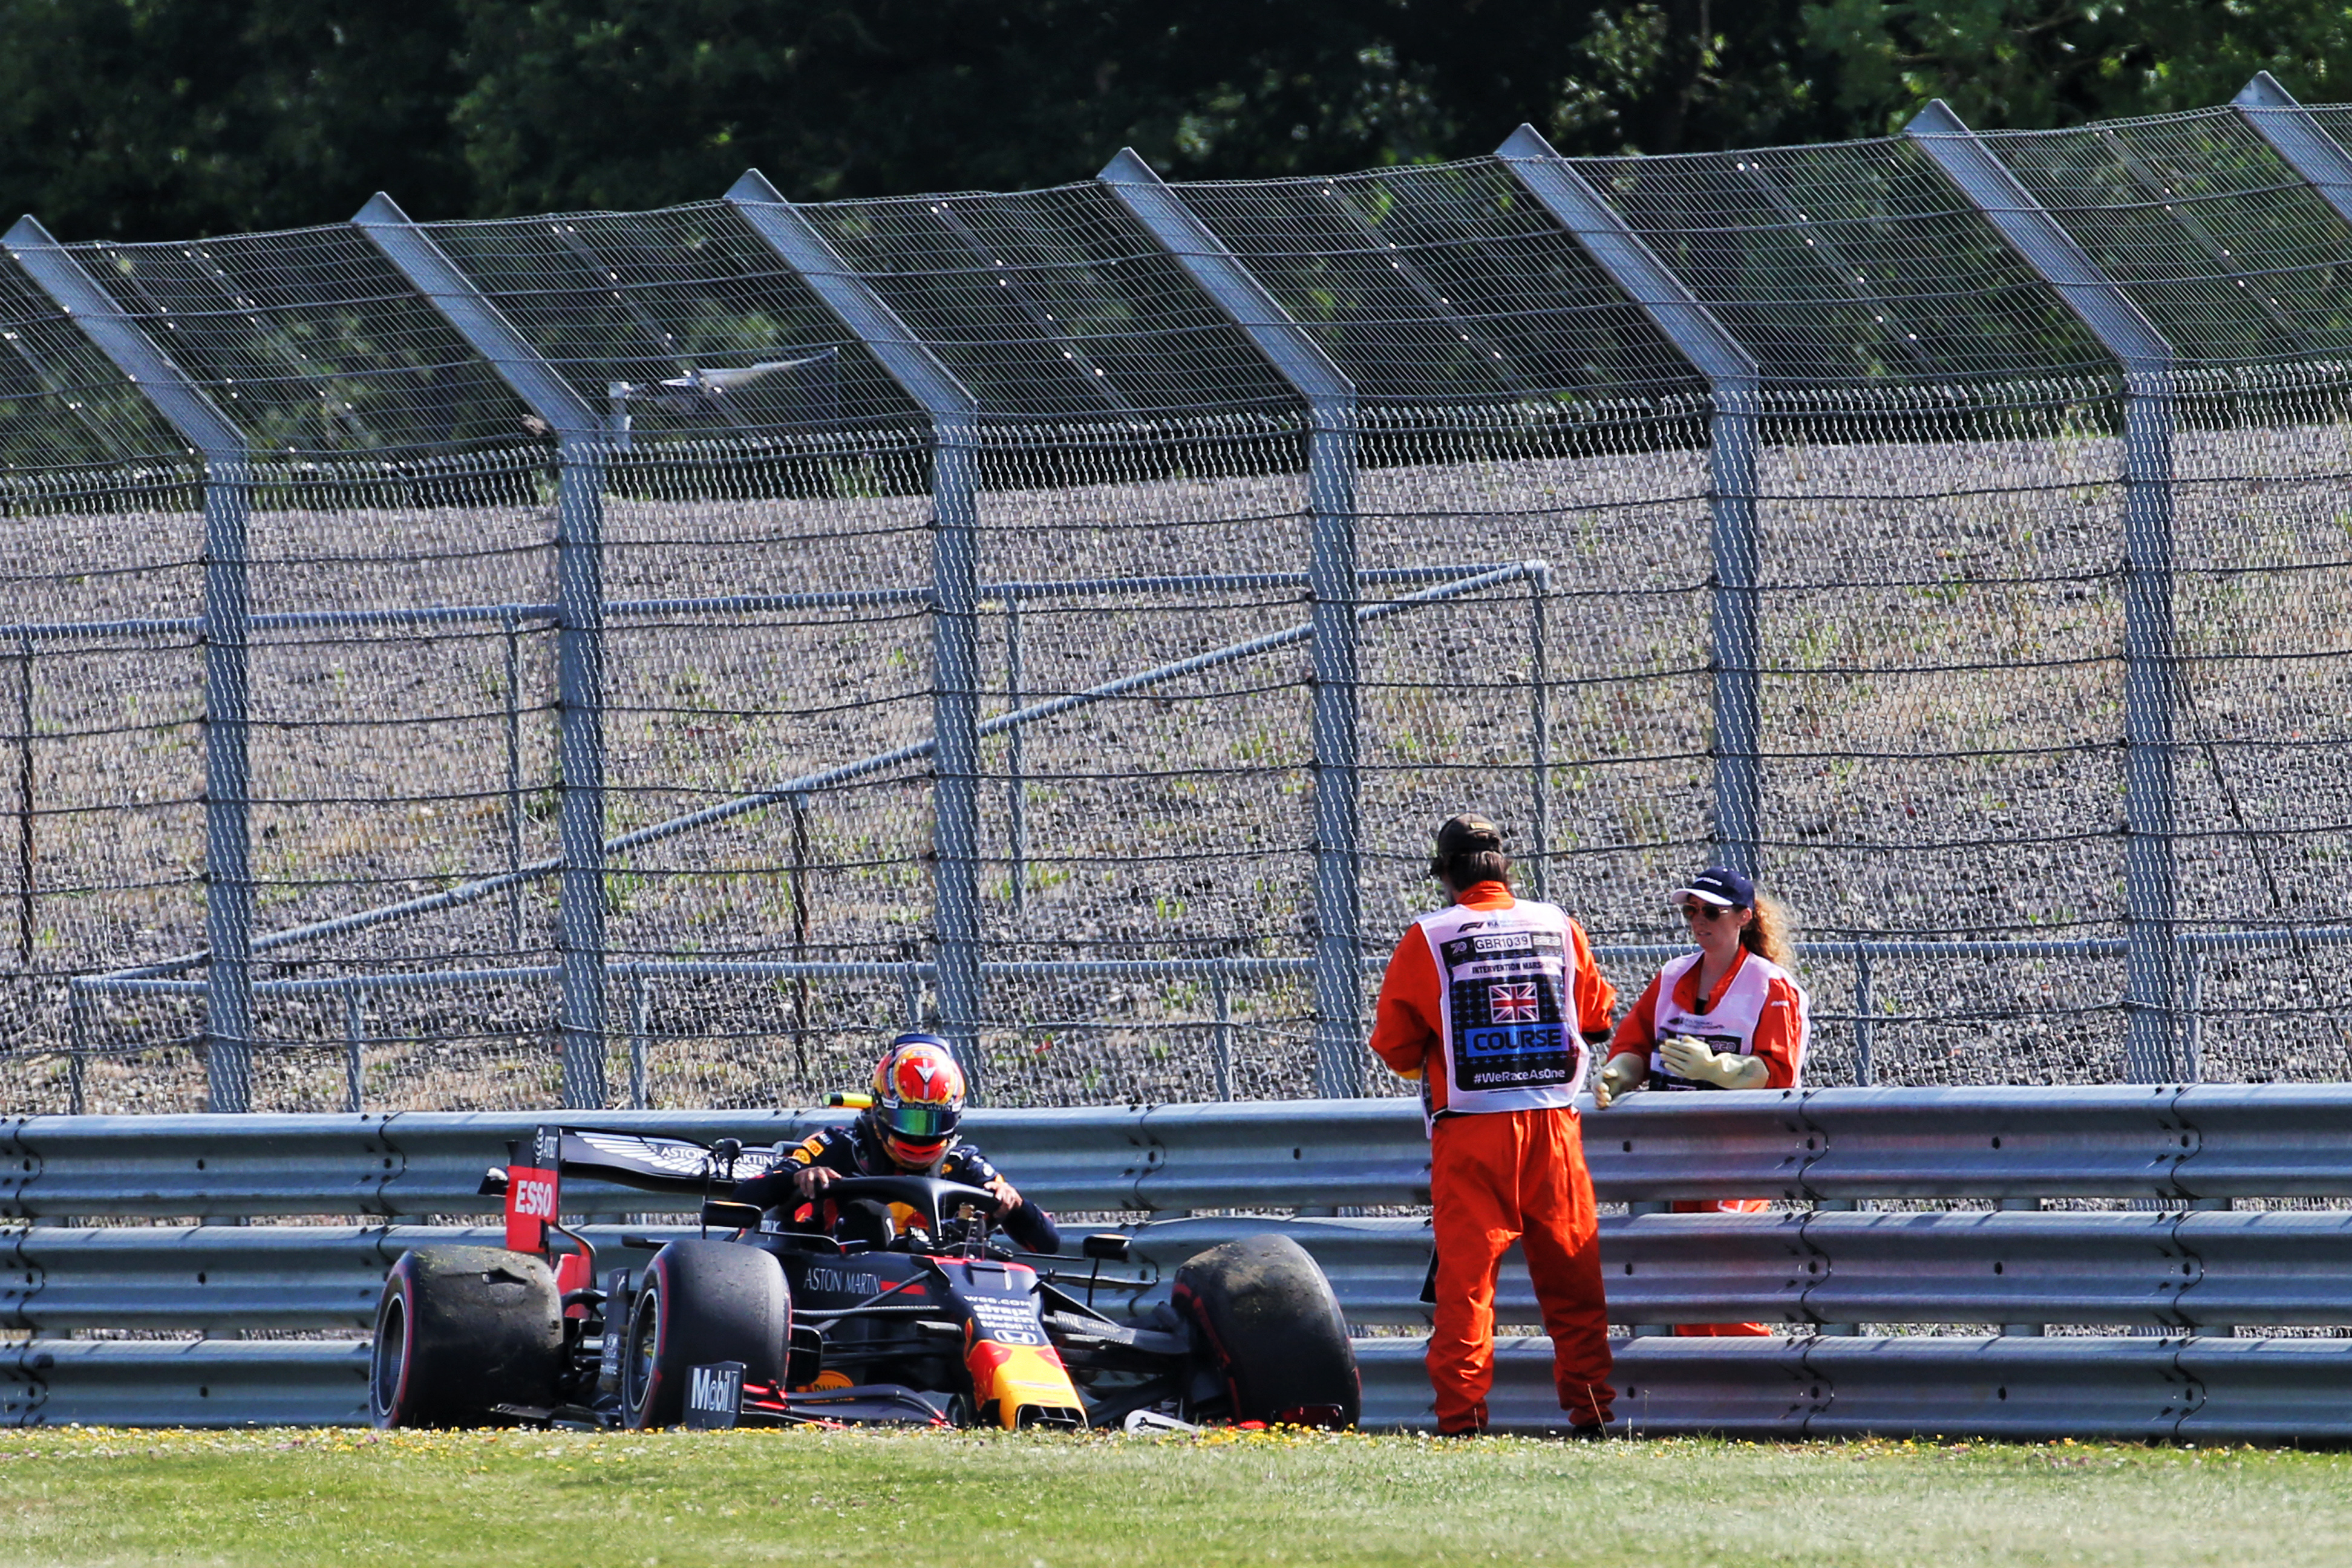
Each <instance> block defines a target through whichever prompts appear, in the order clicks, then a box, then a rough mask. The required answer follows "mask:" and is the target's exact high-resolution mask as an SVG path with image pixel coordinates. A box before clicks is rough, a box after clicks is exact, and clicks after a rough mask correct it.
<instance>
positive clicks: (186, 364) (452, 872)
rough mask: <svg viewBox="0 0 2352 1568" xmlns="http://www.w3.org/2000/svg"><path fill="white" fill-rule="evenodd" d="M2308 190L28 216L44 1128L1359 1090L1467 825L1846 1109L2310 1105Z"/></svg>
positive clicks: (2015, 165) (31, 922) (2234, 163)
mask: <svg viewBox="0 0 2352 1568" xmlns="http://www.w3.org/2000/svg"><path fill="white" fill-rule="evenodd" d="M2347 113H2352V111H2347V110H2340V109H2329V108H2315V109H2305V108H2304V107H2301V106H2299V105H2296V104H2294V102H2293V101H2292V100H2289V99H2287V98H2286V97H2285V95H2284V92H2283V91H2281V90H2280V89H2278V88H2277V86H2276V84H2275V83H2273V82H2272V81H2270V79H2268V78H2267V77H2265V78H2262V79H2257V80H2256V82H2255V83H2254V84H2252V86H2250V87H2249V89H2247V91H2246V93H2244V94H2242V96H2241V97H2240V99H2239V100H2237V101H2236V102H2235V103H2233V104H2232V105H2231V106H2229V107H2227V108H2224V109H2220V110H2211V111H2206V112H2200V113H2195V114H2187V115H2177V116H2170V117H2165V118H2160V119H2155V120H2145V121H2119V122H2112V123H2104V124H2098V125H2092V126H2086V127H2081V128H2077V129H2074V130H2070V131H2064V132H2032V133H1977V132H1970V131H1969V130H1968V129H1967V128H1966V127H1964V126H1962V125H1960V124H1959V122H1958V121H1957V120H1956V119H1954V118H1953V117H1952V116H1951V115H1950V114H1949V112H1948V110H1945V109H1943V108H1942V107H1941V106H1937V108H1934V109H1931V110H1928V111H1927V113H1925V114H1923V115H1922V116H1921V117H1920V118H1919V120H1918V121H1915V122H1914V124H1913V125H1912V126H1911V127H1910V128H1909V129H1908V130H1907V131H1906V132H1905V133H1904V134H1903V135H1900V136H1897V137H1894V138H1889V139H1885V140H1881V141H1873V142H1854V143H1847V144H1843V145H1836V146H1822V147H1804V148H1783V149H1767V150H1761V151H1752V152H1739V153H1710V154H1701V155H1692V156H1678V157H1668V158H1619V159H1581V160H1570V159H1563V158H1560V157H1559V156H1558V155H1556V154H1555V153H1553V152H1552V151H1551V150H1550V149H1549V147H1548V146H1547V145H1545V144H1544V142H1543V141H1542V139H1541V138H1540V136H1538V134H1537V133H1535V132H1533V131H1531V130H1524V129H1523V130H1522V131H1521V132H1518V133H1517V134H1515V135H1514V136H1513V137H1512V138H1511V139H1510V140H1509V141H1508V142H1507V143H1506V144H1505V145H1504V147H1503V148H1502V149H1501V150H1500V151H1499V152H1498V153H1497V154H1496V156H1495V157H1493V158H1490V159H1480V160H1473V161H1469V162H1466V163H1453V164H1445V165H1431V166H1414V167H1401V168H1393V169H1385V170H1380V171H1374V172H1371V173H1366V174H1349V175H1341V176H1333V177H1329V178H1317V179H1299V180H1282V181H1270V182H1258V183H1244V184H1178V185H1170V184H1163V183H1162V182H1160V180H1159V178H1158V177H1157V176H1156V175H1155V174H1152V172H1151V171H1150V168H1149V167H1148V166H1147V165H1145V164H1144V163H1142V162H1141V161H1140V160H1139V159H1138V158H1136V157H1135V156H1134V155H1133V154H1132V153H1122V154H1121V155H1120V156H1119V157H1118V159H1116V160H1114V161H1113V162H1112V163H1111V164H1110V165H1109V166H1108V167H1107V168H1106V169H1105V170H1104V171H1103V173H1102V174H1101V175H1100V176H1099V177H1098V178H1097V179H1096V180H1094V181H1090V182H1087V183H1083V184H1074V185H1070V186H1066V187H1061V188H1057V189H1054V190H1046V191H1036V192H1028V193H1023V194H1018V195H945V196H927V197H909V198H895V199H890V200H882V201H857V202H833V203H820V204H806V205H803V204H795V203H793V202H791V201H789V200H788V199H786V198H785V197H784V196H783V195H782V194H781V193H779V192H778V191H776V190H775V189H774V188H773V187H772V186H771V185H770V184H768V183H767V182H766V181H765V180H763V179H761V177H760V176H759V175H757V174H750V175H746V176H745V178H744V180H743V181H742V182H740V184H738V185H737V186H736V187H735V188H734V189H733V190H732V191H730V193H728V194H727V195H726V196H725V197H724V198H723V199H722V200H719V201H716V202H709V203H701V204H697V205H688V206H682V207H678V208H674V209H669V210H666V211H661V212H654V213H635V214H612V213H596V214H575V215H560V216H549V217H535V218H521V219H509V220H497V221H488V222H464V223H418V222H415V221H412V220H411V219H410V218H409V217H408V216H406V215H405V214H404V213H403V212H402V211H401V210H400V208H399V207H398V206H397V205H394V203H393V202H392V201H391V200H390V199H389V198H387V197H381V196H380V197H378V198H376V199H375V200H374V201H373V202H371V203H370V204H369V205H367V207H366V208H365V209H364V210H363V211H362V212H361V213H360V214H359V215H358V216H357V217H356V218H355V219H354V220H353V221H352V223H349V224H343V225H334V226H325V227H320V228H316V229H308V230H301V231H297V232H291V233H283V234H274V235H251V236H233V237H223V238H218V239H210V240H203V241H190V242H185V243H175V244H114V243H109V242H85V243H60V242H58V241H57V240H55V239H53V238H52V237H50V236H49V235H48V234H47V231H45V230H44V229H43V228H42V227H41V226H39V224H38V223H37V222H36V221H34V220H33V219H30V218H27V219H26V220H24V221H23V222H21V223H19V224H18V225H17V226H16V227H15V228H14V229H12V230H10V231H9V233H8V234H7V236H6V237H5V241H0V249H5V252H6V255H5V258H0V341H5V352H0V450H5V461H6V465H7V466H6V469H5V474H4V475H0V494H5V505H6V516H5V519H0V529H5V537H6V539H7V542H8V548H7V550H6V552H5V570H0V665H5V666H9V667H13V668H6V669H5V676H7V677H9V678H12V679H7V680H5V681H0V688H5V689H0V698H5V699H6V701H5V703H0V730H5V731H6V732H7V733H6V740H7V742H8V747H7V749H8V750H9V751H10V752H12V753H13V757H12V758H11V759H10V761H11V762H12V763H13V774H14V776H13V780H10V779H6V778H0V787H5V785H6V784H10V783H13V785H14V790H13V798H12V799H6V800H5V801H0V805H5V806H6V807H8V808H9V810H8V816H9V818H10V819H11V820H10V826H12V827H13V838H14V844H13V846H12V849H13V853H11V854H8V855H6V856H5V857H0V859H5V862H6V864H7V866H8V868H9V869H8V871H7V872H5V873H0V890H5V893H6V894H7V895H8V897H7V903H8V906H9V907H8V909H7V910H6V914H7V917H8V918H7V919H6V920H5V921H0V937H5V938H6V939H7V940H6V941H5V943H0V945H5V957H6V960H7V962H8V968H7V972H6V973H5V976H0V1064H5V1065H0V1081H5V1084H6V1085H7V1089H6V1093H7V1096H8V1100H9V1103H10V1104H11V1105H12V1106H15V1107H18V1108H21V1109H24V1110H75V1111H84V1110H87V1111H91V1112H117V1111H124V1110H192V1109H200V1108H209V1109H216V1110H248V1109H250V1110H338V1109H351V1110H371V1111H379V1110H404V1109H446V1110H457V1109H529V1108H539V1107H548V1106H553V1105H557V1104H563V1105H572V1106H613V1105H633V1106H670V1107H676V1106H698V1105H699V1106H742V1105H758V1104H775V1103H780V1102H787V1101H797V1100H806V1099H808V1098H809V1097H810V1096H812V1095H814V1094H815V1093H817V1092H820V1091H821V1090H823V1089H826V1088H829V1087H836V1086H840V1085H842V1084H844V1083H845V1082H848V1081H853V1080H854V1079H856V1077H857V1076H859V1074H860V1073H861V1072H862V1070H863V1065H864V1063H865V1062H866V1060H867V1059H868V1058H870V1055H871V1052H872V1049H873V1047H874V1043H875V1041H876V1039H877V1037H878V1036H879V1035H880V1034H881V1033H883V1032H884V1031H886V1030H887V1029H890V1028H892V1027H895V1026H900V1025H902V1024H903V1023H904V1022H906V1021H908V1020H910V1019H920V1020H922V1021H923V1022H925V1023H926V1024H927V1025H929V1026H934V1027H936V1028H938V1029H939V1030H940V1032H942V1033H943V1034H945V1035H946V1036H948V1037H950V1039H951V1040H952V1041H953V1042H955V1044H956V1045H957V1047H958V1049H959V1050H960V1051H961V1053H962V1055H963V1056H964V1058H965V1059H966V1061H967V1062H968V1064H969V1065H970V1066H971V1069H972V1071H973V1075H974V1077H975V1078H976V1079H978V1080H979V1083H980V1087H981V1093H982V1097H983V1098H984V1099H985V1100H989V1101H991V1102H993V1103H996V1104H1001V1105H1041V1104H1074V1103H1096V1102H1104V1101H1114V1100H1206V1099H1219V1098H1264V1097H1281V1096H1296V1095H1300V1094H1304V1093H1308V1092H1316V1093H1322V1094H1337V1095H1353V1094H1363V1093H1380V1092H1385V1091H1387V1090H1388V1089H1391V1088H1393V1087H1395V1086H1394V1085H1392V1084H1391V1080H1389V1079H1387V1078H1386V1076H1385V1074H1384V1073H1383V1072H1381V1070H1380V1069H1379V1068H1377V1067H1376V1065H1375V1064H1373V1063H1371V1061H1370V1058H1369V1057H1368V1056H1367V1054H1366V1051H1365V1048H1364V1045H1363V1038H1364V1035H1365V1032H1366V1027H1367V1025H1368V1014H1369V1011H1370V1007H1369V1000H1370V986H1371V985H1372V984H1374V983H1376V981H1377V978H1378V973H1379V971H1380V967H1381V961H1382V959H1383V957H1384V955H1385V952H1386V950H1387V946H1388V944H1389V942H1391V941H1392V940H1393V938H1394V935H1395V933H1396V931H1398V930H1399V929H1400V928H1401V927H1402V924H1403V923H1404V921H1406V920H1408V919H1409V918H1410V917H1411V916H1412V914H1413V913H1415V912H1417V911H1418V910H1422V909H1424V908H1426V907H1427V904H1428V901H1429V898H1430V884H1429V883H1428V881H1427V880H1426V878H1425V869H1426V854H1427V849H1426V845H1427V842H1428V840H1427V835H1428V832H1429V830H1430V828H1431V826H1433V824H1434V823H1435V822H1436V821H1437V820H1438V819H1440V818H1442V817H1443V816H1446V815H1448V814H1450V813H1452V812H1454V811H1457V810H1461V809H1465V808H1475V809H1480V810H1483V811H1485V812H1486V813H1487V814H1488V815H1490V816H1495V817H1496V819H1497V820H1498V821H1500V822H1502V823H1503V824H1504V826H1506V827H1507V830H1508V831H1509V833H1510V835H1511V839H1512V848H1513V851H1514V853H1515V855H1516V856H1517V858H1518V860H1519V863H1520V866H1521V868H1522V873H1523V882H1524V885H1525V887H1526V888H1527V889H1528V891H1530V892H1533V893H1536V894H1538V895H1541V896H1548V897H1552V898H1556V899H1558V900H1560V901H1562V902H1564V903H1566V904H1567V905H1569V906H1570V908H1571V909H1572V910H1574V911H1576V912H1577V913H1578V914H1579V915H1580V917H1581V918H1582V919H1583V920H1584V921H1586V923H1587V925H1588V926H1589V927H1590V928H1591V931H1592V932H1593V934H1594V936H1595V938H1596V940H1597V941H1598V942H1600V943H1601V955H1602V960H1603V963H1604V965H1605V966H1606V967H1608V969H1609V970H1610V972H1611V974H1612V979H1613V980H1614V981H1615V982H1616V984H1618V986H1619V988H1620V990H1621V992H1625V993H1629V994H1630V993H1631V992H1632V991H1633V990H1635V989H1638V987H1639V986H1640V985H1641V984H1642V983H1643V980H1644V979H1645V978H1646V976H1647V973H1648V972H1649V971H1650V970H1651V969H1652V968H1654V965H1655V963H1656V962H1657V961H1658V959H1659V958H1660V957H1661V956H1662V955H1663V954H1664V953H1665V952H1669V951H1671V949H1670V948H1668V947H1667V946H1666V945H1665V944H1666V943H1667V942H1672V941H1673V940H1675V932H1674V931H1673V930H1672V928H1670V927H1669V925H1668V924H1667V922H1666V921H1665V919H1664V908H1663V897H1662V895H1663V893H1664V890H1665V889H1667V888H1669V887H1671V886H1673V885H1674V884H1675V880H1676V879H1678V878H1681V877H1683V876H1685V875H1687V874H1688V873H1689V872H1691V871H1692V870H1695V869H1696V868H1698V867H1699V866H1701V865H1703V864H1706V863H1707V862H1710V861H1717V860H1721V861H1727V862H1730V863H1733V864H1737V865H1740V866H1743V867H1746V868H1749V869H1752V870H1754V871H1756V872H1758V873H1759V876H1760V877H1761V879H1763V881H1764V883H1765V885H1766V886H1767V887H1768V888H1769V889H1771V890H1773V891H1776V892H1777V893H1778V894H1779V895H1780V897H1781V898H1782V899H1783V900H1785V901H1786V902H1787V903H1788V904H1789V905H1790V907H1791V909H1792V910H1793V911H1794V913H1795V915H1796V916H1797V918H1798V920H1799V921H1800V923H1801V927H1802V928H1803V930H1804V932H1805V935H1806V942H1805V944H1804V946H1803V948H1802V950H1801V952H1802V964H1801V968H1802V970H1803V973H1804V976H1805V978H1806V979H1807V981H1808V983H1809V984H1811V987H1812V989H1813V992H1814V995H1815V999H1816V1010H1815V1020H1816V1042H1815V1047H1814V1054H1813V1058H1812V1063H1811V1077H1812V1079H1813V1080H1814V1081H1817V1082H1843V1081H1861V1082H1882V1083H1901V1084H1951V1083H2001V1082H2044V1083H2048V1082H2075V1083H2084V1082H2100V1081H2106V1080H2112V1079H2135V1080H2139V1081H2181V1080H2189V1079H2200V1078H2204V1079H2219V1080H2231V1081H2240V1080H2263V1079H2335V1078H2340V1077H2342V1076H2344V1075H2345V1073H2346V1071H2347V1068H2352V1035H2347V1030H2346V1028H2345V1026H2344V1025H2343V1024H2342V1023H2341V1021H2340V1017H2339V1016H2338V1014H2337V1012H2336V1009H2334V1008H2333V1007H2332V1006H2330V1005H2328V1003H2327V1002H2326V996H2327V995H2328V994H2331V993H2332V992H2333V990H2334V989H2336V985H2337V984H2338V983H2339V982H2340V978H2341V976H2342V974H2343V963H2342V954H2343V952H2344V944H2345V943H2346V942H2347V941H2352V922H2347V921H2346V920H2345V919H2344V917H2343V915H2342V913H2341V911H2339V910H2338V908H2337V905H2338V903H2339V901H2340V900H2338V899H2337V898H2336V897H2335V896H2334V891H2333V889H2334V888H2335V886H2336V876H2337V868H2339V866H2340V865H2341V864H2342V863H2343V861H2344V859H2345V857H2346V853H2347V849H2352V820H2347V813H2352V801H2347V794H2352V792H2348V791H2347V770H2346V768H2345V766H2344V764H2343V761H2342V748H2343V746H2344V744H2345V742H2346V740H2347V731H2352V682H2347V674H2348V673H2352V667H2347V651H2352V650H2347V645H2346V642H2345V632H2344V628H2345V627H2346V626H2347V625H2352V614H2347V612H2348V611H2352V501H2347V494H2346V489H2347V487H2346V478H2347V468H2352V453H2347V403H2352V399H2347V390H2352V152H2347V147H2352V120H2347ZM5 771H6V770H5V769H0V773H5Z"/></svg>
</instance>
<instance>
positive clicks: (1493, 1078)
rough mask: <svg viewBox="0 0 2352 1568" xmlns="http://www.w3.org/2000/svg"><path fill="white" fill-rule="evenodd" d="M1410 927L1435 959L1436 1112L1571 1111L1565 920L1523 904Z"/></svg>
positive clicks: (1577, 1043) (1580, 1061)
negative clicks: (1439, 1093) (1439, 1078)
mask: <svg viewBox="0 0 2352 1568" xmlns="http://www.w3.org/2000/svg"><path fill="white" fill-rule="evenodd" d="M1413 923H1414V924H1415V925H1417V926H1419V927H1420V928H1421V934H1422V935H1423V937H1424V938H1425V939H1426V940H1427V941H1428V942H1429V952H1430V956H1431V957H1432V958H1433V959H1435V960H1436V963H1437V984H1438V991H1439V994H1440V995H1441V996H1443V997H1444V1003H1443V1005H1441V1006H1440V1007H1439V1009H1438V1020H1439V1031H1438V1033H1439V1040H1440V1050H1441V1055H1442V1057H1443V1058H1444V1059H1443V1060H1442V1061H1441V1062H1439V1063H1438V1064H1436V1066H1437V1070H1438V1071H1441V1072H1443V1073H1444V1075H1445V1103H1444V1106H1443V1107H1442V1109H1443V1110H1444V1111H1445V1112H1447V1113H1448V1114H1451V1113H1453V1112H1455V1111H1461V1112H1464V1113H1466V1114H1473V1115H1475V1114H1478V1113H1481V1112H1486V1111H1496V1110H1542V1109H1545V1108H1548V1107H1553V1106H1564V1105H1572V1104H1574V1103H1575V1100H1576V1091H1577V1089H1578V1087H1579V1086H1580V1084H1582V1082H1583V1081H1584V1067H1585V1057H1586V1051H1585V1045H1584V1037H1583V1034H1582V1032H1581V1031H1580V1029H1579V1028H1578V1027H1577V1017H1576V984H1575V983H1576V975H1575V973H1574V969H1575V965H1576V947H1575V943H1574V942H1571V941H1570V938H1569V928H1568V916H1567V914H1566V913H1565V912H1564V911H1563V910H1560V909H1559V906H1557V905H1554V904H1539V903H1533V902H1529V901H1527V900H1521V901H1520V902H1518V903H1516V904H1514V905H1512V906H1511V907H1510V908H1509V909H1507V910H1473V909H1466V908H1465V907H1464V906H1462V905H1460V904H1451V905H1448V906H1447V907H1446V908H1444V909H1442V910H1437V911H1436V912H1435V913H1433V914H1426V915H1423V916H1422V917H1421V919H1419V920H1418V921H1414V922H1413ZM1423 1081H1424V1088H1423V1095H1422V1101H1423V1110H1424V1112H1425V1111H1426V1110H1427V1107H1428V1104H1429V1100H1430V1093H1429V1090H1428V1089H1427V1088H1426V1083H1427V1079H1424V1080H1423Z"/></svg>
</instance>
